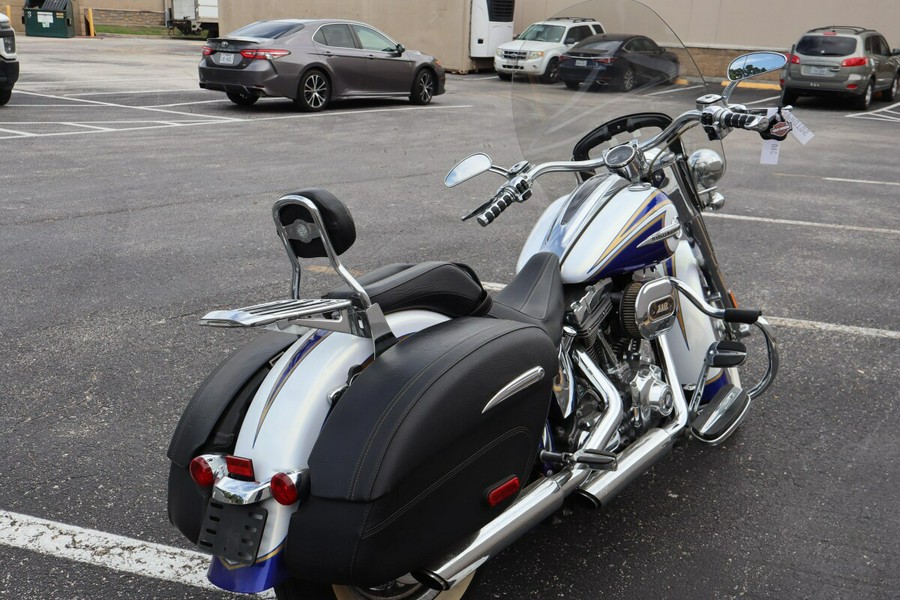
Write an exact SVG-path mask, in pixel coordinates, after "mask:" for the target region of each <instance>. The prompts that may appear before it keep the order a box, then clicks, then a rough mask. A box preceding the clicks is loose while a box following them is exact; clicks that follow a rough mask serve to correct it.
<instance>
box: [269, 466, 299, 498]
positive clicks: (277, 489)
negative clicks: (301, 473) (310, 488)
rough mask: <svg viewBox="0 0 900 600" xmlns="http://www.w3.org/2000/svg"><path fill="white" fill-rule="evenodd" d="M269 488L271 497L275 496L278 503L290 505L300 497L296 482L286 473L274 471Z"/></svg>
mask: <svg viewBox="0 0 900 600" xmlns="http://www.w3.org/2000/svg"><path fill="white" fill-rule="evenodd" d="M269 488H270V489H271V490H272V497H273V498H275V501H276V502H278V504H283V505H284V506H290V505H291V504H293V503H294V502H296V501H297V500H299V499H300V492H299V491H298V490H297V484H296V483H294V480H293V479H291V477H290V475H288V474H287V473H276V474H275V475H273V476H272V481H271V482H270V483H269Z"/></svg>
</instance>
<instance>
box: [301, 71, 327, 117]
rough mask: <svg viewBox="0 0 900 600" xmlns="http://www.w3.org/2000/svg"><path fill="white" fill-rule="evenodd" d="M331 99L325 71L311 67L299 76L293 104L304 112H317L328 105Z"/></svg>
mask: <svg viewBox="0 0 900 600" xmlns="http://www.w3.org/2000/svg"><path fill="white" fill-rule="evenodd" d="M330 100H331V82H330V81H328V78H327V77H326V76H325V73H323V72H322V71H318V70H316V69H313V70H311V71H307V72H306V73H305V74H304V75H303V77H301V78H300V85H299V86H298V87H297V97H296V98H295V99H294V104H295V105H296V106H297V108H299V109H300V110H302V111H305V112H318V111H320V110H322V109H324V108H325V107H326V106H328V102H329V101H330Z"/></svg>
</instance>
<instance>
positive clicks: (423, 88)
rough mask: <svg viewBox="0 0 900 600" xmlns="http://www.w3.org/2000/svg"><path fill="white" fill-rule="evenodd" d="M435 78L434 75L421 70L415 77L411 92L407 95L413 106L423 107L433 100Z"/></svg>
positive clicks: (426, 70)
mask: <svg viewBox="0 0 900 600" xmlns="http://www.w3.org/2000/svg"><path fill="white" fill-rule="evenodd" d="M434 90H435V78H434V73H432V72H431V71H429V70H428V69H422V70H421V71H419V74H418V75H416V79H415V81H414V82H413V87H412V91H411V92H410V94H409V101H410V102H412V103H413V104H419V105H425V104H428V103H429V102H431V99H432V98H434Z"/></svg>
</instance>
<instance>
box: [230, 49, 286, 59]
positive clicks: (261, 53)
mask: <svg viewBox="0 0 900 600" xmlns="http://www.w3.org/2000/svg"><path fill="white" fill-rule="evenodd" d="M290 53H291V51H290V50H276V49H271V48H260V49H258V50H241V56H243V57H244V58H249V59H250V60H275V59H276V58H282V57H285V56H287V55H288V54H290Z"/></svg>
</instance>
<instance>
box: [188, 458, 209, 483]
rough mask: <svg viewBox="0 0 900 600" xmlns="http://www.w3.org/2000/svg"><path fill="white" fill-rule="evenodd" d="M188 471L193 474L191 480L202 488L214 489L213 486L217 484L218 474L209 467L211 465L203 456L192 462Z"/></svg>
mask: <svg viewBox="0 0 900 600" xmlns="http://www.w3.org/2000/svg"><path fill="white" fill-rule="evenodd" d="M188 469H189V470H190V472H191V479H193V480H194V483H196V484H197V485H198V486H200V487H203V488H208V487H212V484H214V483H215V482H216V474H215V473H213V470H212V467H211V466H209V463H208V462H206V459H205V458H203V457H202V456H198V457H197V458H195V459H194V460H192V461H191V464H190V466H189V467H188Z"/></svg>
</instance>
